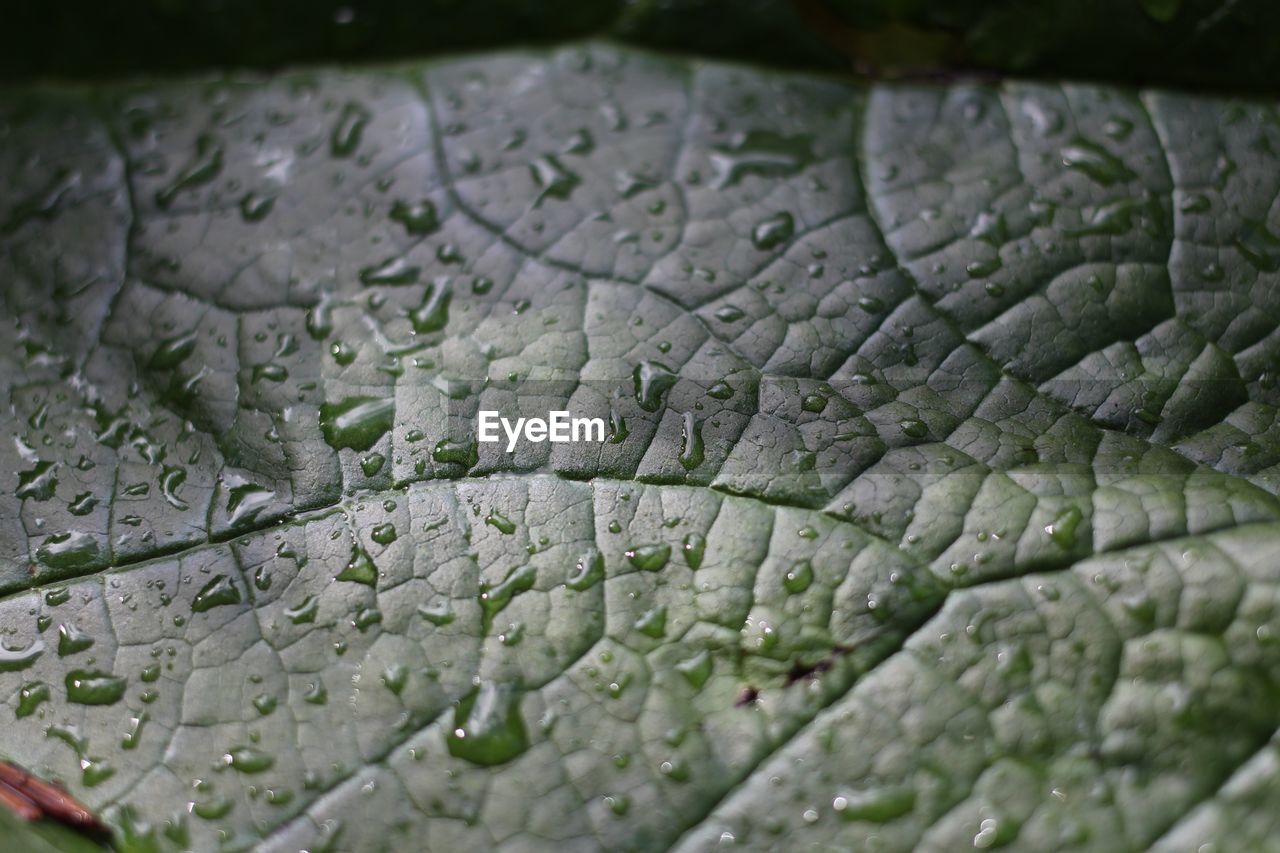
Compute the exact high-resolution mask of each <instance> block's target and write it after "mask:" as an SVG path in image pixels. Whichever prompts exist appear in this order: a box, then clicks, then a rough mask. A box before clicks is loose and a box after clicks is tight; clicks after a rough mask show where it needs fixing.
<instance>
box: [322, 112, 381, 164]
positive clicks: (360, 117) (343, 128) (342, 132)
mask: <svg viewBox="0 0 1280 853" xmlns="http://www.w3.org/2000/svg"><path fill="white" fill-rule="evenodd" d="M372 119H373V115H372V114H370V112H369V111H368V110H367V109H366V108H365V107H363V106H361V105H360V104H357V103H355V102H348V103H347V104H345V105H343V107H342V112H341V114H339V116H338V123H337V124H335V125H334V126H333V132H332V133H330V134H329V150H330V151H331V152H332V153H333V156H334V157H350V156H351V155H352V154H354V153H355V151H356V149H357V148H359V147H360V136H361V134H363V133H364V128H365V125H367V124H368V123H369V122H370V120H372Z"/></svg>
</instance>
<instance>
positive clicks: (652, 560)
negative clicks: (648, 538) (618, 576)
mask: <svg viewBox="0 0 1280 853" xmlns="http://www.w3.org/2000/svg"><path fill="white" fill-rule="evenodd" d="M670 558H671V546H670V545H666V544H661V545H641V546H639V547H637V548H632V549H630V550H629V551H627V559H628V560H629V561H630V562H631V565H633V566H635V567H636V568H637V569H639V570H640V571H642V572H656V571H659V570H660V569H661V568H662V567H663V566H665V565H666V564H667V560H669V559H670Z"/></svg>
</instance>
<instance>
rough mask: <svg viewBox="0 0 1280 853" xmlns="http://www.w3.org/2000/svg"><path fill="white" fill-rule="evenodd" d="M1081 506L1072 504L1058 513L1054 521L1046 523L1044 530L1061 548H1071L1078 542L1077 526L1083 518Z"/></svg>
mask: <svg viewBox="0 0 1280 853" xmlns="http://www.w3.org/2000/svg"><path fill="white" fill-rule="evenodd" d="M1083 517H1084V516H1083V515H1082V513H1081V512H1080V508H1079V507H1077V506H1070V507H1067V508H1066V509H1064V510H1063V511H1062V512H1060V513H1058V515H1057V517H1056V518H1054V519H1053V521H1052V522H1050V523H1049V524H1047V525H1045V528H1044V532H1045V533H1047V534H1049V538H1050V539H1051V540H1052V541H1053V543H1054V544H1055V545H1057V546H1058V547H1059V548H1063V549H1067V550H1070V549H1071V548H1074V547H1075V544H1076V528H1078V527H1079V526H1080V521H1081V520H1082V519H1083Z"/></svg>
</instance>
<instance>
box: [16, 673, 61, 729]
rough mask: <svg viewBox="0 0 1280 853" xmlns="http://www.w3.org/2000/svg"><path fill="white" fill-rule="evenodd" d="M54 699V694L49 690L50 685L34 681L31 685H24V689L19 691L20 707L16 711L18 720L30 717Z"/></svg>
mask: <svg viewBox="0 0 1280 853" xmlns="http://www.w3.org/2000/svg"><path fill="white" fill-rule="evenodd" d="M52 698H53V692H52V691H51V690H50V689H49V685H47V684H45V683H44V682H43V681H32V682H30V683H29V684H24V685H22V689H21V690H19V691H18V707H17V710H15V711H14V716H15V717H17V718H18V719H20V720H21V719H22V718H23V717H30V716H31V715H32V714H34V713H35V712H36V709H37V708H39V707H40V706H41V705H42V704H44V703H45V702H48V701H49V700H51V699H52Z"/></svg>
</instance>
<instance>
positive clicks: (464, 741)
mask: <svg viewBox="0 0 1280 853" xmlns="http://www.w3.org/2000/svg"><path fill="white" fill-rule="evenodd" d="M447 743H448V747H449V754H450V755H452V756H453V757H454V758H461V759H462V760H464V761H469V762H471V763H472V764H478V765H481V766H485V767H490V766H493V765H496V764H504V763H506V762H508V761H511V760H512V759H514V758H515V757H516V756H518V755H520V754H521V753H522V752H524V751H525V750H526V749H528V748H529V736H528V734H527V732H526V731H525V725H524V718H523V717H522V716H521V714H520V696H519V694H518V693H517V692H516V691H515V689H514V688H513V687H512V686H510V685H506V684H495V683H494V682H492V681H482V682H481V683H480V686H479V687H478V688H477V689H476V690H475V692H473V693H471V694H470V695H468V696H467V697H466V698H464V699H463V700H462V701H460V702H459V703H458V705H457V706H456V708H455V709H454V714H453V728H452V729H451V730H450V732H449V734H448V737H447Z"/></svg>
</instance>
